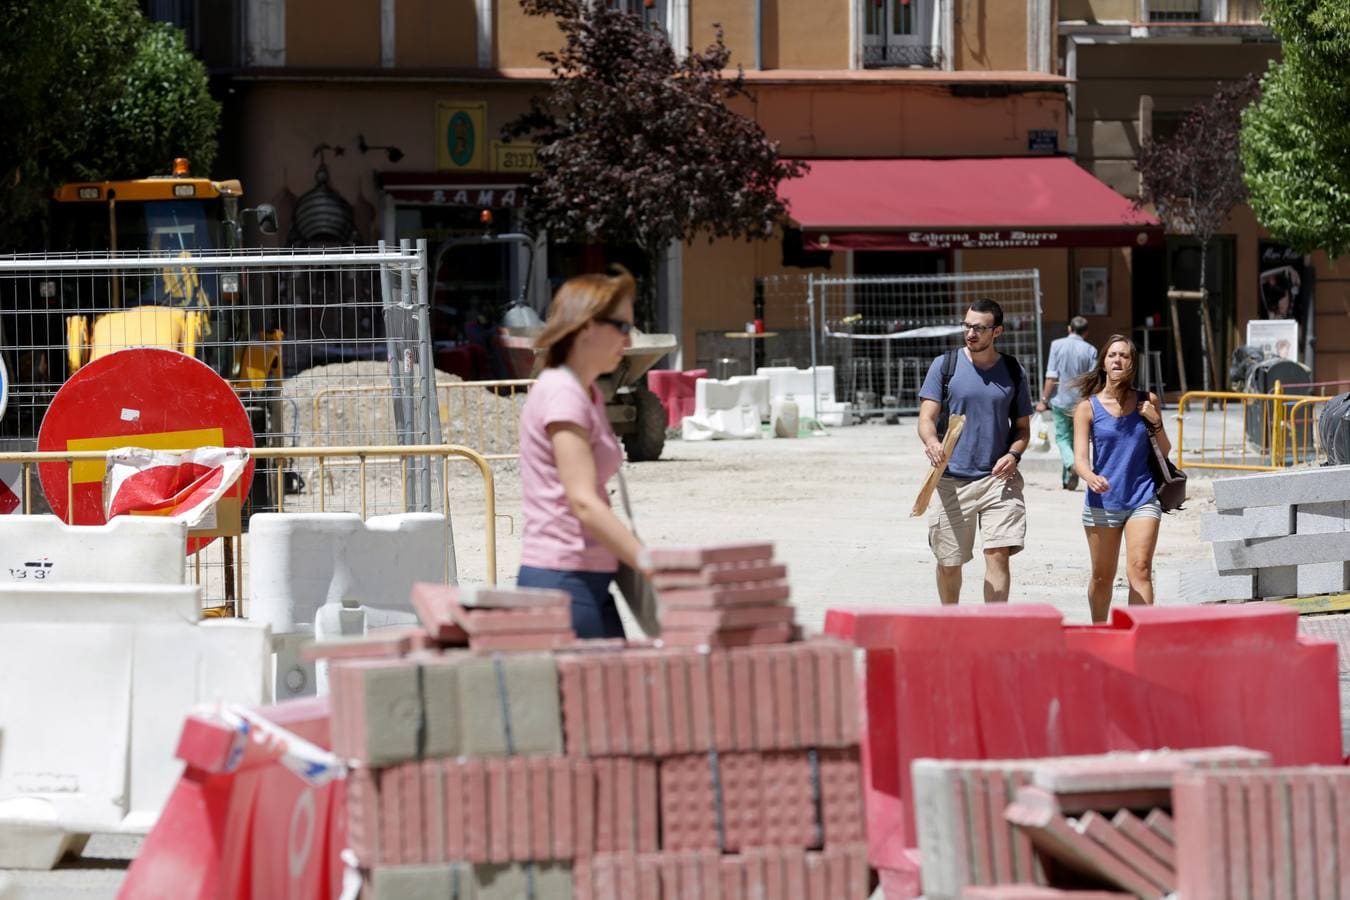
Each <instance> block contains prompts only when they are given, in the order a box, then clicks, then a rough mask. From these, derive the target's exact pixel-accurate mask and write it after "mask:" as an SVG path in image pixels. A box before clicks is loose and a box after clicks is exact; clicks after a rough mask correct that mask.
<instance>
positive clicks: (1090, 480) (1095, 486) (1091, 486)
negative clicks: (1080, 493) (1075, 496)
mask: <svg viewBox="0 0 1350 900" xmlns="http://www.w3.org/2000/svg"><path fill="white" fill-rule="evenodd" d="M1087 486H1088V490H1090V491H1092V492H1093V493H1094V494H1105V493H1106V492H1107V491H1109V490H1111V482H1109V481H1107V480H1106V479H1105V478H1103V477H1102V476H1100V475H1097V474H1095V473H1094V474H1092V475H1089V476H1088V477H1087Z"/></svg>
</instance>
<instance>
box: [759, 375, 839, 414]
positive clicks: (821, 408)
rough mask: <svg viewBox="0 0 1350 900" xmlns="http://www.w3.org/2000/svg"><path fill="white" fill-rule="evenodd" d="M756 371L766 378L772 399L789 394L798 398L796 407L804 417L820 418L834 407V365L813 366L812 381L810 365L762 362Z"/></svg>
mask: <svg viewBox="0 0 1350 900" xmlns="http://www.w3.org/2000/svg"><path fill="white" fill-rule="evenodd" d="M755 374H756V375H760V376H763V377H765V378H768V379H769V400H770V402H771V403H778V402H780V401H781V400H783V398H785V397H787V396H788V395H791V396H792V399H793V400H795V401H797V409H798V411H799V413H800V415H801V417H802V418H803V419H819V418H821V416H822V415H823V414H825V413H826V412H828V411H833V409H834V406H835V402H834V366H816V367H815V380H814V383H813V382H812V369H811V368H809V367H808V368H805V369H797V368H793V367H792V366H763V367H761V368H758V369H756V370H755Z"/></svg>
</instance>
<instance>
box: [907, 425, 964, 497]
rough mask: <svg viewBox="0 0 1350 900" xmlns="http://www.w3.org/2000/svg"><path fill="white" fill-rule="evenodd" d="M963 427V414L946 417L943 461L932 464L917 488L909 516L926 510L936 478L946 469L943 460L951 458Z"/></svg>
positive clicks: (935, 485)
mask: <svg viewBox="0 0 1350 900" xmlns="http://www.w3.org/2000/svg"><path fill="white" fill-rule="evenodd" d="M965 427H966V417H965V416H951V417H950V418H948V419H947V436H946V437H945V438H943V439H942V458H943V460H944V463H943V465H940V466H933V470H932V471H931V472H929V473H928V477H927V478H925V479H924V481H923V487H921V488H920V489H919V496H918V498H916V499H915V501H914V509H913V510H911V511H910V515H911V516H921V515H923V514H924V513H925V512H927V511H928V501H929V500H932V499H933V491H935V490H937V484H938V479H940V478H941V477H942V473H943V472H945V471H946V470H947V466H946V462H945V461H946V460H949V459H951V458H952V450H954V449H956V442H957V441H959V440H960V439H961V432H962V431H963V430H965Z"/></svg>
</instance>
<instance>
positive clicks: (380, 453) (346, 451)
mask: <svg viewBox="0 0 1350 900" xmlns="http://www.w3.org/2000/svg"><path fill="white" fill-rule="evenodd" d="M167 452H181V451H167ZM106 456H107V451H102V450H84V451H71V452H61V451H53V452H45V453H0V463H16V464H18V465H20V466H21V467H22V476H21V477H22V482H23V510H24V512H25V513H29V512H31V511H32V509H33V497H34V492H33V477H32V474H33V467H34V466H36V465H38V464H40V463H47V462H55V463H65V464H66V497H67V504H66V509H67V514H68V516H69V513H70V511H72V510H73V509H74V508H75V504H74V489H75V488H74V479H73V473H74V468H73V467H74V464H75V463H76V462H79V461H82V460H102V459H106ZM249 456H250V458H252V459H254V460H266V459H275V460H290V459H317V460H318V463H319V471H320V473H321V475H320V478H319V488H318V491H319V496H318V505H319V510H320V511H323V510H324V508H325V491H326V480H325V479H324V478H323V477H322V473H323V471H324V468H325V465H326V463H327V461H328V460H330V459H334V458H337V459H354V460H356V462H357V465H358V468H359V472H360V481H361V484H360V509H359V512H360V515H361V518H363V519H364V518H367V513H368V506H367V494H366V468H367V463H368V462H369V461H378V460H392V459H397V460H399V461H400V462H401V463H402V466H403V469H404V472H405V474H406V470H407V464H408V459H409V458H410V457H440V458H441V501H442V504H443V505H444V508H445V509H446V510H449V508H450V485H449V473H450V464H451V463H452V462H454V461H456V460H468V461H469V462H472V463H473V464H474V465H475V466H477V467H478V471H479V473H480V474H481V475H482V478H483V493H484V504H483V506H484V510H483V511H484V526H483V541H484V543H483V552H484V556H485V567H486V569H487V572H486V580H487V583H488V584H496V583H497V496H496V481H495V479H494V477H493V474H492V466H491V465H490V464H489V462H488V460H487V458H486V457H484V456H483V454H481V453H479V452H477V451H476V450H473V449H470V448H469V447H461V446H458V445H455V444H433V445H424V446H407V447H401V446H400V447H376V446H370V447H257V448H251V449H250V450H249ZM276 479H277V484H276V498H277V511H278V512H285V511H286V510H285V498H286V491H285V471H284V468H283V467H282V466H281V465H278V467H277V472H276ZM409 511H410V510H409V509H408V507H407V502H406V499H405V501H404V503H403V512H409ZM447 527H449V525H448V520H447ZM221 548H222V555H223V557H224V562H223V569H224V582H223V588H224V603H223V606H216V607H215V608H214V610H209V611H208V614H213V613H214V614H217V615H220V614H225V615H234V614H236V613H242V609H241V608H240V606H239V604H238V603H237V600H236V598H240V597H242V596H243V594H244V590H243V587H244V586H243V562H244V559H243V542H242V540H240V539H239V538H238V537H237V536H236V537H233V538H229V537H227V538H223V539H222V543H221ZM203 552H205V551H198V552H197V553H196V554H194V567H195V572H196V575H197V583H198V584H202V577H201V576H202V562H201V556H202V553H203ZM449 577H450V573H449V567H448V565H447V569H446V573H445V578H446V580H447V581H448V580H449ZM226 610H227V611H226Z"/></svg>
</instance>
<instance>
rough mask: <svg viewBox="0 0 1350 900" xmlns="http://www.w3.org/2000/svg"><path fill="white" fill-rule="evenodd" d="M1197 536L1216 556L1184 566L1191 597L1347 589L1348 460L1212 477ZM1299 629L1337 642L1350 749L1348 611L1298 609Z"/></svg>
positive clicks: (1345, 741)
mask: <svg viewBox="0 0 1350 900" xmlns="http://www.w3.org/2000/svg"><path fill="white" fill-rule="evenodd" d="M1214 505H1215V507H1217V510H1218V511H1217V512H1212V513H1205V514H1204V516H1203V517H1202V518H1201V522H1200V536H1201V538H1203V539H1204V540H1207V541H1211V542H1213V545H1214V562H1213V564H1211V563H1209V562H1202V563H1193V564H1192V565H1191V567H1190V568H1188V569H1183V570H1182V573H1181V598H1182V599H1183V600H1187V601H1190V602H1211V601H1220V600H1223V601H1247V600H1266V599H1275V598H1282V597H1295V596H1297V597H1315V596H1318V595H1326V594H1342V593H1345V592H1346V591H1347V590H1350V466H1334V467H1327V468H1319V469H1302V470H1298V471H1292V472H1270V473H1266V474H1262V475H1251V476H1242V477H1238V478H1222V479H1217V480H1216V481H1215V482H1214ZM1299 631H1300V632H1301V633H1303V634H1307V635H1311V636H1313V637H1318V638H1323V639H1326V640H1331V641H1335V642H1336V644H1337V645H1338V646H1339V647H1340V654H1339V655H1340V688H1341V729H1342V732H1341V741H1342V746H1343V747H1344V748H1345V752H1346V753H1350V616H1347V615H1318V616H1302V617H1300V619H1299Z"/></svg>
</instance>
